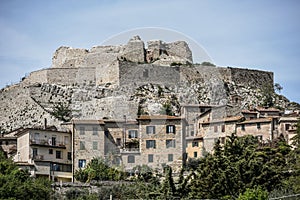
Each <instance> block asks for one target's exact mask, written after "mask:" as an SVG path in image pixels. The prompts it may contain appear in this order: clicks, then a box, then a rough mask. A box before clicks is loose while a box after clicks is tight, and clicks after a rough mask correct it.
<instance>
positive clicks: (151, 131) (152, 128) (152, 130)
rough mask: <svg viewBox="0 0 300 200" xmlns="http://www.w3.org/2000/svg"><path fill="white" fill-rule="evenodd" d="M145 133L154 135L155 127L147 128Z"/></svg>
mask: <svg viewBox="0 0 300 200" xmlns="http://www.w3.org/2000/svg"><path fill="white" fill-rule="evenodd" d="M146 133H147V134H155V126H147V127H146Z"/></svg>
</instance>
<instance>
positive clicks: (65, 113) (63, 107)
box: [51, 102, 72, 122]
mask: <svg viewBox="0 0 300 200" xmlns="http://www.w3.org/2000/svg"><path fill="white" fill-rule="evenodd" d="M51 114H52V115H53V116H54V117H56V118H57V119H59V120H62V121H64V122H68V121H70V120H71V118H72V111H71V109H70V106H69V104H64V103H62V102H58V103H56V104H55V105H54V107H53V111H52V113H51Z"/></svg>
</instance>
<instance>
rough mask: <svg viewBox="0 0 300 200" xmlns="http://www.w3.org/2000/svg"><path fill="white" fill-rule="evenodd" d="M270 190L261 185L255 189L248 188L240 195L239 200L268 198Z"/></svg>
mask: <svg viewBox="0 0 300 200" xmlns="http://www.w3.org/2000/svg"><path fill="white" fill-rule="evenodd" d="M267 199H268V192H267V191H266V190H263V189H262V188H261V187H256V188H254V189H249V188H247V189H246V191H245V192H244V193H243V194H240V195H239V198H238V200H267Z"/></svg>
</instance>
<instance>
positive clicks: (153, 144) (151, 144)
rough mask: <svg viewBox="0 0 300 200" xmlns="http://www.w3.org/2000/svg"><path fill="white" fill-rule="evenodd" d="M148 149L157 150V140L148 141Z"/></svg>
mask: <svg viewBox="0 0 300 200" xmlns="http://www.w3.org/2000/svg"><path fill="white" fill-rule="evenodd" d="M146 148H147V149H150V148H153V149H155V148H156V141H155V140H146Z"/></svg>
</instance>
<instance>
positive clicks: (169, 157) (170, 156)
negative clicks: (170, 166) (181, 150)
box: [168, 154, 173, 162]
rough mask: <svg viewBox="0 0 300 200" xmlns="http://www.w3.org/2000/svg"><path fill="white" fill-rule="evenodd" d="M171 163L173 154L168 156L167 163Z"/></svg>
mask: <svg viewBox="0 0 300 200" xmlns="http://www.w3.org/2000/svg"><path fill="white" fill-rule="evenodd" d="M172 161H173V154H168V162H172Z"/></svg>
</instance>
